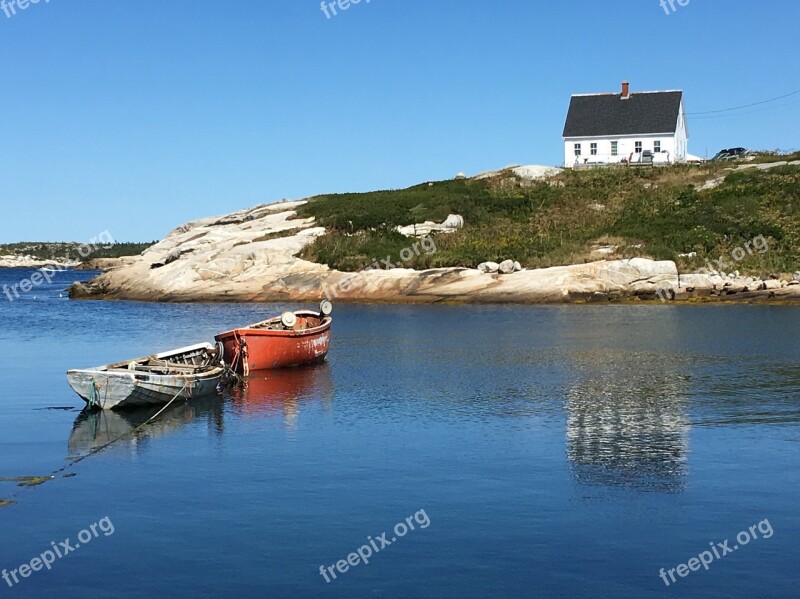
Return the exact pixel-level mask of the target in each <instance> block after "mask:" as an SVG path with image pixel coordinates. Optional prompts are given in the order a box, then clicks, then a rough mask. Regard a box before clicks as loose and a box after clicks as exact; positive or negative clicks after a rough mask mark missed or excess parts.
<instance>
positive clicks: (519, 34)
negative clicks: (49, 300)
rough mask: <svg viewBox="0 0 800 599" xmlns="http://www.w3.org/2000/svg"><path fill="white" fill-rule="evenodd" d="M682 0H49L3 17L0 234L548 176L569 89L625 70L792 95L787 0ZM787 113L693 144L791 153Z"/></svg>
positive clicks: (598, 84)
mask: <svg viewBox="0 0 800 599" xmlns="http://www.w3.org/2000/svg"><path fill="white" fill-rule="evenodd" d="M8 1H9V0H6V2H8ZM23 1H24V0H23ZM676 8H677V11H676V12H675V13H674V14H671V15H669V16H668V15H666V14H665V12H664V10H663V9H662V8H661V7H660V6H659V0H613V1H608V2H600V1H598V0H570V1H568V2H567V1H554V2H523V1H521V0H519V1H518V0H507V1H490V0H483V1H476V0H371V2H370V3H367V0H362V1H361V3H360V4H358V5H355V6H351V7H350V8H349V9H348V10H347V11H345V12H340V13H339V14H338V15H337V16H335V17H333V18H331V19H327V18H326V17H325V15H324V14H323V12H322V11H321V10H320V2H319V0H238V1H237V0H225V1H222V0H220V1H217V2H211V1H207V0H135V1H134V0H49V3H45V0H41V1H40V2H39V3H38V4H35V5H34V4H31V5H30V6H28V8H27V9H25V10H24V11H21V10H17V14H16V15H12V17H11V18H7V17H6V16H5V14H4V13H3V12H0V52H1V55H2V56H3V59H2V67H0V69H1V70H0V73H2V75H1V78H0V89H2V90H3V98H4V102H3V107H2V110H3V115H2V118H0V144H2V149H3V152H2V160H0V242H12V241H21V240H74V241H88V240H89V239H90V238H91V237H93V236H96V235H97V234H98V233H100V232H102V231H104V230H108V231H110V232H111V233H112V235H113V236H114V237H115V238H116V239H117V240H119V241H123V240H124V241H134V240H136V241H139V240H151V239H156V238H161V237H163V236H164V235H165V234H166V233H167V232H168V231H169V230H170V229H172V228H173V227H174V226H177V225H179V224H182V223H184V222H186V221H187V220H190V219H193V218H197V217H202V216H209V215H213V214H221V213H226V212H230V211H233V210H236V209H240V208H243V207H247V206H251V205H255V204H258V203H263V202H271V201H275V200H279V199H281V198H300V197H305V196H308V195H312V194H317V193H325V192H342V191H367V190H372V189H385V188H396V187H404V186H408V185H412V184H415V183H418V182H421V181H425V180H430V179H444V178H449V177H452V176H454V175H455V174H456V173H458V172H460V171H464V172H466V173H467V174H474V173H476V172H479V171H483V170H488V169H492V168H497V167H502V166H504V165H507V164H510V163H523V164H551V165H552V164H557V163H559V162H560V161H561V160H562V142H561V138H560V136H561V131H562V128H563V124H564V117H565V114H566V109H567V105H568V102H569V96H570V94H572V93H586V92H602V91H617V89H618V87H619V83H620V81H621V80H622V79H629V80H630V81H631V83H632V88H633V90H634V91H636V90H653V89H675V88H680V89H683V90H685V92H686V103H687V110H688V112H689V113H692V112H697V111H707V110H715V109H720V108H727V107H730V106H739V105H743V104H748V103H750V102H757V101H759V100H764V99H769V98H774V97H776V96H780V95H782V94H785V93H789V92H791V91H794V90H797V89H800V64H799V63H798V60H797V27H798V23H800V3H798V2H797V1H796V0H768V1H763V2H753V1H752V0H725V1H723V0H690V2H689V4H688V5H687V6H685V7H680V6H679V5H677V4H676ZM791 102H794V105H789V104H791ZM763 108H769V110H763ZM743 112H745V113H747V112H748V111H743ZM799 114H800V96H794V97H793V98H789V99H787V100H785V101H783V102H777V103H774V104H769V105H766V106H765V107H762V110H761V111H758V112H753V113H752V114H741V115H738V116H734V117H726V118H714V119H705V120H694V119H692V118H691V117H690V119H689V132H690V136H691V140H690V144H689V150H690V152H692V153H694V154H699V155H704V154H705V152H706V149H708V151H709V152H711V153H713V152H715V151H716V150H718V149H719V148H721V147H727V146H734V145H735V146H739V145H742V146H748V147H752V148H770V149H774V148H783V149H788V148H798V147H800V117H798V115H799Z"/></svg>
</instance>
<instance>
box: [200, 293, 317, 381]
mask: <svg viewBox="0 0 800 599" xmlns="http://www.w3.org/2000/svg"><path fill="white" fill-rule="evenodd" d="M332 310H333V307H332V306H331V304H330V302H328V301H323V302H322V303H321V304H320V309H319V312H313V311H310V310H300V311H298V312H284V313H283V314H282V315H281V316H276V317H275V318H270V319H269V320H264V321H262V322H257V323H256V324H251V325H249V326H247V327H245V328H242V329H234V330H232V331H227V332H225V333H220V334H219V335H217V336H216V337H215V339H216V340H217V341H218V342H220V343H221V344H222V347H223V353H224V360H225V364H227V365H228V366H230V367H231V369H233V370H234V371H235V372H238V373H239V374H243V375H245V376H247V375H248V374H250V373H251V372H253V371H255V370H271V369H274V368H287V367H289V366H300V365H303V364H314V363H316V362H322V361H323V360H325V356H327V355H328V347H329V346H330V340H331V333H330V329H331V322H332V319H331V317H330V314H331V311H332Z"/></svg>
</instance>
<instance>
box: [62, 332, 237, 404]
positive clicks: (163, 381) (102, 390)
mask: <svg viewBox="0 0 800 599" xmlns="http://www.w3.org/2000/svg"><path fill="white" fill-rule="evenodd" d="M215 351H216V354H215V353H214V352H215ZM214 356H216V357H214ZM224 374H225V366H224V364H222V363H221V350H215V347H214V346H213V345H210V344H208V343H201V344H197V345H192V346H189V347H182V348H180V349H175V350H172V351H169V352H164V353H161V354H156V355H154V356H149V357H145V358H137V359H136V360H131V361H129V362H118V363H116V364H109V365H106V366H98V367H96V368H87V369H85V370H69V371H67V381H69V385H70V387H72V388H73V389H74V390H75V392H76V393H77V394H78V395H80V396H81V398H83V400H84V401H85V402H86V403H87V405H88V406H89V407H92V408H94V407H97V408H100V409H102V410H110V409H114V408H133V407H144V406H154V405H162V404H165V403H167V402H169V401H171V400H172V399H190V398H192V397H200V396H203V395H210V394H212V393H214V392H215V391H216V388H217V385H218V384H219V382H220V381H221V380H222V377H223V375H224Z"/></svg>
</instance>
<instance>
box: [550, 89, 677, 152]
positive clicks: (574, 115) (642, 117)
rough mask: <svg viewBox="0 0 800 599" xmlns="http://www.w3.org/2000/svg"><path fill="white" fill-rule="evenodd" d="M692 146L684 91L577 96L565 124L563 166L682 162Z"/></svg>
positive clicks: (573, 97)
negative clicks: (648, 160) (648, 155)
mask: <svg viewBox="0 0 800 599" xmlns="http://www.w3.org/2000/svg"><path fill="white" fill-rule="evenodd" d="M688 142H689V135H688V130H687V128H686V113H685V112H684V106H683V92H682V91H679V90H672V91H659V92H635V93H631V91H630V84H629V83H628V82H627V81H623V82H622V93H619V94H579V95H574V96H572V99H571V100H570V103H569V113H568V114H567V122H566V124H565V125H564V165H565V166H568V167H569V166H575V165H578V164H580V165H584V164H585V165H591V164H615V163H631V162H634V163H636V162H640V161H641V159H642V155H643V154H646V153H648V152H649V153H652V155H653V162H655V163H676V162H684V161H685V160H686V157H687V153H688V150H687V145H688Z"/></svg>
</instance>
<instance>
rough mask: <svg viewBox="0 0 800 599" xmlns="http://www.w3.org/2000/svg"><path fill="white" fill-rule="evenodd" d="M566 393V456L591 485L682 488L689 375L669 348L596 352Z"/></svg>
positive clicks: (582, 365) (583, 363)
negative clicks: (644, 351) (666, 351)
mask: <svg viewBox="0 0 800 599" xmlns="http://www.w3.org/2000/svg"><path fill="white" fill-rule="evenodd" d="M583 358H585V360H581V363H580V364H578V365H577V370H578V375H579V380H578V381H577V383H576V384H575V385H573V386H572V387H571V388H570V390H569V391H568V394H567V405H566V408H567V413H568V417H567V457H568V458H569V460H570V462H571V465H572V470H573V473H574V475H575V477H576V478H577V479H578V480H579V481H580V482H581V483H584V484H599V485H609V486H621V487H633V488H636V489H640V490H653V491H680V490H682V488H683V486H684V482H685V480H684V479H685V476H686V461H687V459H688V455H689V422H688V419H687V417H686V414H685V412H684V402H685V399H684V398H685V392H686V386H687V377H686V376H685V374H681V373H680V372H679V368H680V365H679V364H676V363H673V364H670V363H668V362H666V361H665V360H664V355H663V354H655V353H654V354H642V353H631V352H615V351H610V350H609V351H605V352H592V353H587V354H583Z"/></svg>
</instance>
